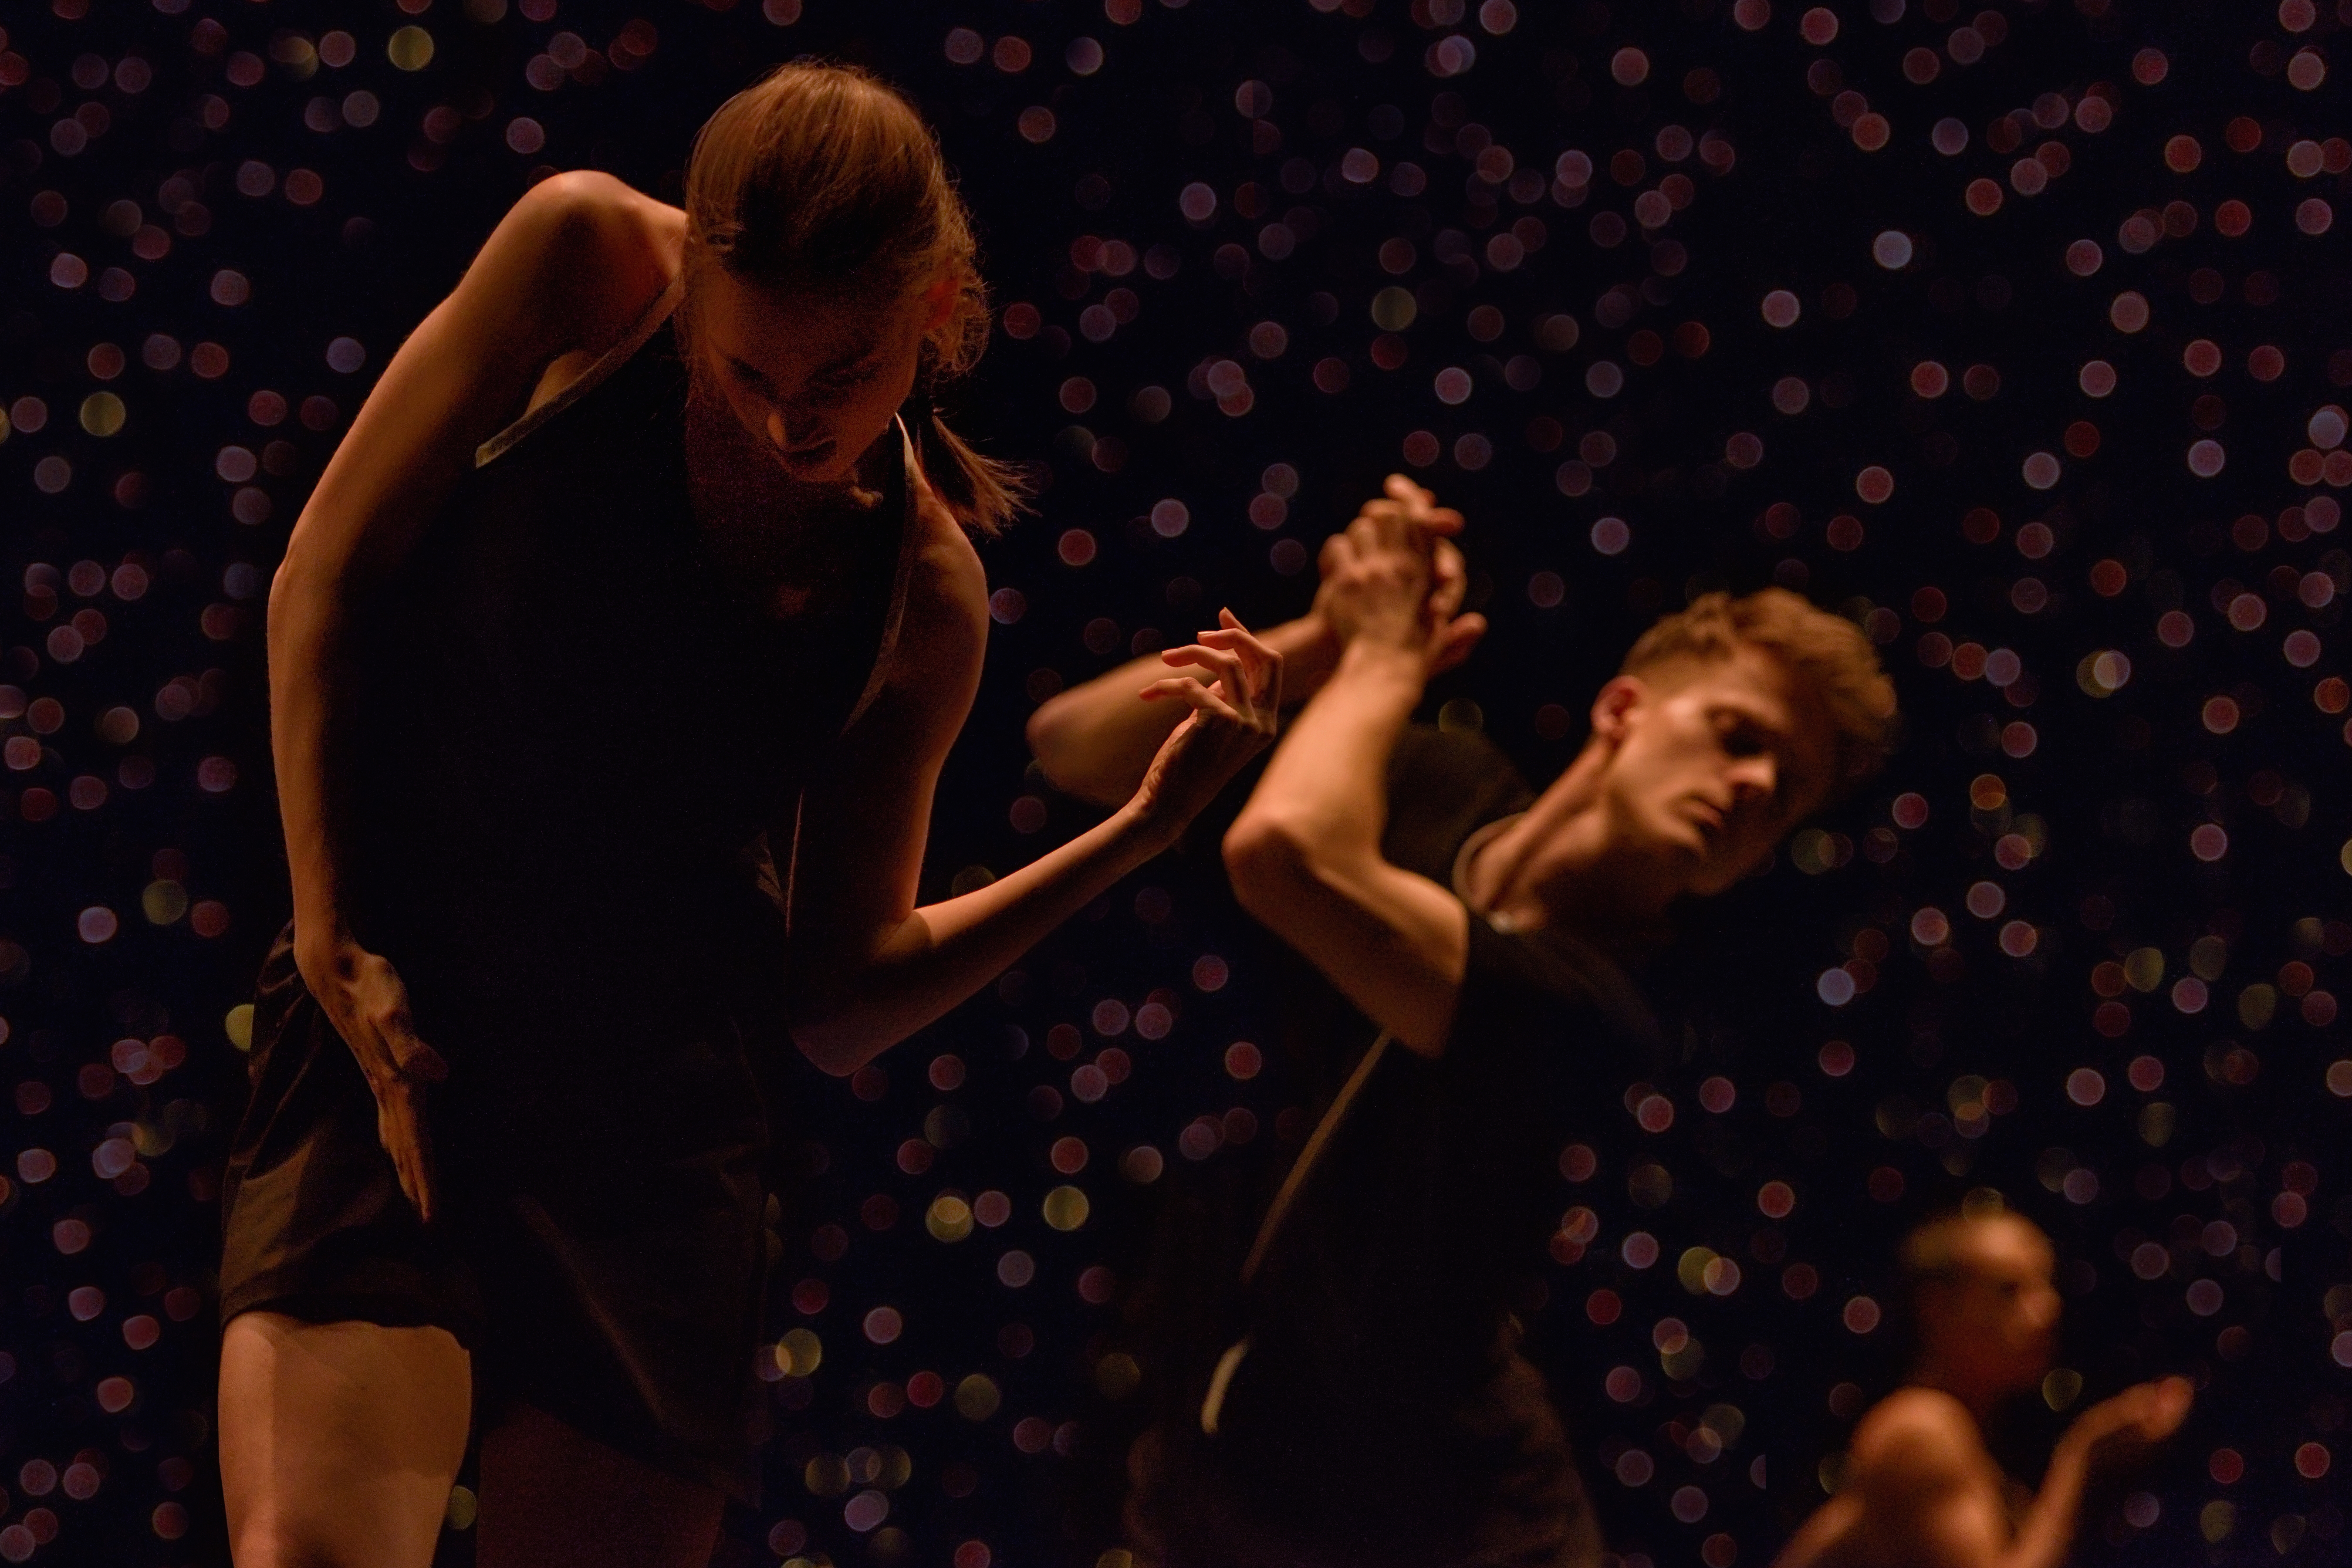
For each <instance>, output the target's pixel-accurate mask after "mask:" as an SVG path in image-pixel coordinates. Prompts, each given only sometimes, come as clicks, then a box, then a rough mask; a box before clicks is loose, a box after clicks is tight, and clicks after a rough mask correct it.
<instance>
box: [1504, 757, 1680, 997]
mask: <svg viewBox="0 0 2352 1568" xmlns="http://www.w3.org/2000/svg"><path fill="white" fill-rule="evenodd" d="M1603 760H1604V759H1602V758H1601V757H1598V756H1596V754H1595V753H1593V752H1590V751H1588V752H1585V753H1584V754H1583V755H1581V756H1579V757H1578V758H1577V760H1576V762H1575V763H1572V764H1571V765H1570V768H1569V770H1568V772H1567V773H1563V774H1561V775H1560V776H1559V779H1557V780H1555V781H1554V782H1553V784H1552V785H1551V787H1549V789H1547V790H1545V791H1544V792H1543V794H1542V795H1539V796H1538V797H1537V799H1536V801H1535V804H1534V805H1530V806H1528V809H1527V810H1526V811H1524V812H1522V813H1521V814H1520V815H1519V816H1517V818H1516V819H1514V820H1512V821H1511V822H1509V823H1508V824H1507V825H1506V826H1503V827H1501V828H1499V829H1498V830H1497V831H1496V833H1495V835H1494V836H1493V837H1490V838H1489V839H1487V840H1486V842H1485V843H1484V844H1481V845H1479V846H1477V847H1476V848H1475V850H1474V851H1473V852H1472V855H1471V858H1470V863H1469V864H1468V865H1467V866H1466V867H1465V868H1464V884H1465V891H1466V892H1467V893H1468V895H1469V898H1470V903H1471V906H1472V908H1474V909H1475V910H1477V911H1478V912H1479V913H1481V914H1483V915H1485V916H1486V917H1487V918H1488V919H1489V920H1490V921H1495V922H1496V924H1498V925H1503V926H1506V927H1507V928H1509V929H1513V930H1522V931H1532V930H1535V929H1537V928H1538V927H1544V926H1551V927H1556V928H1559V929H1560V930H1564V931H1569V932H1570V933H1572V934H1573V935H1575V936H1577V937H1579V938H1580V939H1581V940H1583V941H1585V942H1589V943H1591V945H1592V946H1594V947H1597V948H1599V949H1601V951H1602V952H1609V953H1611V954H1612V955H1615V956H1620V957H1626V956H1633V955H1634V954H1637V953H1639V952H1643V951H1645V950H1646V949H1648V948H1649V947H1651V946H1653V945H1654V944H1655V941H1656V937H1657V934H1658V932H1659V931H1660V930H1661V928H1663V926H1664V922H1665V912H1666V904H1667V901H1668V900H1665V899H1664V898H1651V897H1647V896H1645V890H1646V889H1650V888H1652V887H1654V886H1656V885H1658V879H1656V878H1654V877H1652V876H1645V875H1643V869H1644V868H1640V867H1635V866H1630V865H1627V864H1625V863H1624V861H1625V857H1624V856H1623V855H1622V854H1620V853H1617V852H1616V851H1617V849H1618V845H1617V843H1616V839H1617V835H1616V834H1614V833H1613V832H1612V829H1611V825H1610V823H1609V820H1608V815H1607V811H1606V809H1605V807H1604V806H1603V805H1602V804H1601V798H1600V795H1599V792H1598V790H1597V789H1596V788H1595V787H1594V784H1595V782H1596V779H1597V775H1598V773H1599V771H1600V767H1601V763H1602V762H1603Z"/></svg>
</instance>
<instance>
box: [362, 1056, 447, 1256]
mask: <svg viewBox="0 0 2352 1568" xmlns="http://www.w3.org/2000/svg"><path fill="white" fill-rule="evenodd" d="M422 1093H423V1091H422V1090H420V1089H416V1088H415V1087H414V1086H412V1085H408V1084H399V1083H395V1084H393V1085H391V1086H389V1088H388V1089H386V1090H385V1091H384V1092H383V1093H382V1094H380V1095H378V1096H377V1097H376V1107H375V1112H376V1114H375V1129H376V1139H377V1141H378V1142H381V1143H382V1144H383V1149H384V1152H385V1153H387V1154H389V1155H391V1156H392V1167H393V1170H394V1173H396V1174H397V1175H398V1176H399V1178H400V1190H401V1193H402V1194H404V1196H405V1197H406V1198H407V1199H408V1201H409V1203H410V1205H413V1206H414V1207H415V1210H416V1215H417V1217H418V1218H419V1219H422V1220H425V1221H426V1222H428V1223H429V1222H430V1221H431V1220H432V1218H433V1210H434V1200H435V1198H436V1192H435V1181H434V1171H433V1144H432V1140H431V1139H430V1138H428V1137H427V1136H426V1134H425V1112H424V1106H423V1103H422Z"/></svg>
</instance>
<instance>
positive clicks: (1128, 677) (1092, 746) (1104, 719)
mask: <svg viewBox="0 0 2352 1568" xmlns="http://www.w3.org/2000/svg"><path fill="white" fill-rule="evenodd" d="M1262 640H1263V641H1264V642H1265V645H1266V646H1267V647H1271V648H1273V649H1274V650H1275V652H1276V653H1278V654H1280V655H1281V656H1282V681H1283V700H1284V702H1285V704H1286V705H1289V704H1295V703H1297V702H1301V701H1304V700H1306V699H1307V698H1309V697H1312V696H1313V695H1314V694H1315V692H1316V690H1317V689H1318V688H1320V687H1321V686H1322V684H1323V682H1324V680H1325V679H1328V677H1329V675H1330V673H1331V670H1332V668H1333V667H1334V666H1336V665H1337V664H1338V663H1339V644H1338V642H1336V641H1335V640H1334V639H1333V638H1332V637H1331V635H1330V632H1329V630H1328V628H1327V627H1326V626H1324V624H1323V618H1322V617H1321V616H1318V615H1316V614H1315V613H1314V612H1312V611H1309V612H1308V613H1307V614H1306V615H1304V616H1299V617H1298V618H1297V620H1295V621H1285V622H1284V623H1282V625H1280V626H1275V627H1273V628H1271V629H1270V630H1268V631H1266V632H1265V634H1263V637H1262ZM1170 673H1171V671H1170V669H1169V667H1168V666H1167V665H1166V664H1164V663H1162V662H1161V661H1160V656H1159V655H1158V654H1156V653H1148V654H1145V655H1144V656H1143V657H1142V658H1132V659H1129V660H1128V661H1127V662H1126V663H1125V664H1122V665H1120V666H1119V667H1118V668H1116V669H1114V670H1112V671H1110V672H1109V673H1108V674H1107V675H1098V676H1097V677H1095V678H1094V679H1092V680H1089V681H1087V682H1086V683H1085V684H1084V685H1082V686H1073V687H1071V688H1070V689H1068V690H1067V691H1065V692H1063V693H1061V694H1060V695H1059V696H1057V697H1055V698H1054V699H1053V700H1051V701H1049V702H1047V703H1046V704H1045V706H1044V707H1042V708H1040V709H1038V710H1037V711H1036V712H1034V713H1033V714H1031V715H1030V716H1029V750H1030V752H1032V753H1033V754H1034V756H1035V757H1036V759H1037V765H1038V766H1040V767H1042V768H1044V769H1045V776H1046V777H1047V778H1048V779H1050V780H1052V781H1053V784H1054V787H1055V788H1056V789H1058V790H1061V791H1063V792H1064V793H1065V794H1068V795H1076V796H1077V797H1078V798H1079V799H1080V800H1083V801H1086V802H1087V803H1089V804H1091V805H1103V806H1116V805H1122V804H1124V803H1125V802H1126V800H1127V799H1128V797H1129V796H1130V795H1133V794H1134V793H1135V790H1136V786H1137V785H1138V784H1141V783H1142V782H1143V773H1144V770H1145V769H1147V768H1149V767H1150V765H1151V759H1152V758H1153V757H1155V756H1157V755H1158V754H1159V752H1160V747H1161V746H1162V745H1164V744H1165V743H1166V742H1167V740H1168V737H1169V736H1170V735H1171V734H1172V733H1174V732H1175V729H1176V726H1177V725H1178V724H1180V723H1181V722H1182V721H1183V720H1184V716H1185V715H1186V714H1187V713H1189V712H1191V711H1192V709H1191V708H1189V707H1187V706H1186V705H1184V704H1182V703H1178V702H1147V701H1145V700H1143V697H1142V695H1141V694H1142V692H1143V689H1144V688H1146V687H1148V686H1150V685H1151V684H1152V683H1153V682H1154V681H1158V680H1161V679H1166V678H1167V677H1168V675H1169V674H1170ZM1175 673H1178V674H1188V675H1190V676H1191V677H1192V679H1195V680H1201V681H1203V682H1206V681H1207V680H1209V679H1213V677H1211V676H1210V675H1209V674H1208V672H1207V671H1205V670H1179V671H1176V672H1175Z"/></svg>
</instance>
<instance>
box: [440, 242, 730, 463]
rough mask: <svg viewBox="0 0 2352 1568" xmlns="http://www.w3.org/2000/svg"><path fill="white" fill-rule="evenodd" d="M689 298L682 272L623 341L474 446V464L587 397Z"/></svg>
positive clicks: (495, 458) (516, 442) (494, 459)
mask: <svg viewBox="0 0 2352 1568" xmlns="http://www.w3.org/2000/svg"><path fill="white" fill-rule="evenodd" d="M685 297H686V275H685V274H684V273H680V274H679V275H678V276H677V277H676V278H673V279H670V280H669V284H668V286H667V288H665V289H662V291H661V292H660V293H659V294H657V295H656V296H655V297H654V301H653V303H652V304H650V305H647V306H646V308H645V310H644V311H643V312H642V313H641V314H639V316H638V317H637V319H636V320H635V321H634V322H632V323H631V324H630V327H629V330H628V331H626V332H625V333H624V334H622V337H621V341H620V342H616V343H614V345H613V346H612V347H611V348H609V349H606V350H605V351H604V353H602V354H600V355H598V356H597V358H596V362H595V363H593V364H592V365H590V366H589V367H588V368H587V369H586V370H583V371H582V372H581V373H580V374H578V375H575V376H573V377H572V379H571V380H570V381H569V382H566V383H565V384H564V385H563V389H562V391H560V392H558V393H557V394H556V395H554V396H552V397H551V398H549V399H548V400H547V401H546V402H544V403H542V404H541V405H539V406H538V407H536V408H534V409H532V410H531V411H530V412H529V413H528V414H525V415H524V416H522V417H521V418H520V419H518V420H516V421H515V422H514V423H513V424H511V425H509V426H507V427H506V428H505V429H503V430H501V431H499V433H498V434H497V435H495V436H493V437H490V438H489V439H488V440H487V441H485V442H483V443H482V444H481V445H480V446H478V447H475V448H474V467H476V468H488V467H489V466H490V465H491V464H492V463H495V462H497V461H498V460H499V458H503V457H505V456H506V455H507V454H508V453H509V452H511V451H513V450H514V449H515V447H518V446H519V445H520V444H521V442H522V439H523V437H526V436H529V435H530V433H531V432H532V431H534V430H536V429H538V428H539V427H540V426H542V425H544V424H546V423H547V422H548V421H549V420H551V419H552V418H554V417H555V416H557V415H559V414H561V413H562V412H563V411H564V410H565V409H567V408H569V407H571V406H572V405H573V404H575V403H577V402H579V401H580V400H581V399H582V398H583V397H585V396H587V395H589V394H590V393H592V392H593V391H595V390H596V388H598V387H599V386H601V385H603V384H604V383H605V382H606V381H607V380H609V379H610V378H611V376H612V374H613V373H614V371H616V370H618V369H620V368H621V367H622V366H623V365H625V364H626V363H629V361H630V359H631V358H632V357H634V356H635V353H636V352H637V351H638V350H639V349H641V348H643V347H645V346H646V340H648V339H650V338H651V337H652V336H653V335H654V333H656V331H660V330H661V325H662V323H663V322H664V321H668V320H669V319H670V316H671V314H672V313H673V312H675V311H676V310H677V305H678V301H679V300H683V299H684V298H685Z"/></svg>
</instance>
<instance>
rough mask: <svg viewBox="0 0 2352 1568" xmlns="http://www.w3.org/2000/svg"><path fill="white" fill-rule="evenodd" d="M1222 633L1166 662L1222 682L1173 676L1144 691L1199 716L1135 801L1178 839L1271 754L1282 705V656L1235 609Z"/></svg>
mask: <svg viewBox="0 0 2352 1568" xmlns="http://www.w3.org/2000/svg"><path fill="white" fill-rule="evenodd" d="M1217 621H1218V626H1217V628H1216V629H1215V630H1213V631H1205V632H1202V634H1201V640H1200V641H1199V642H1196V643H1193V644H1192V645H1191V646H1189V647H1176V648H1170V649H1169V650H1167V651H1166V652H1165V653H1162V654H1161V655H1160V661H1161V662H1162V663H1164V664H1169V665H1179V666H1181V665H1192V666H1195V667H1197V668H1202V669H1204V670H1207V671H1208V672H1210V673H1211V674H1213V675H1214V676H1215V677H1216V679H1215V680H1214V681H1213V682H1211V683H1209V684H1206V685H1203V684H1202V682H1201V681H1199V680H1196V679H1193V678H1192V677H1191V676H1189V675H1171V676H1166V677H1164V678H1162V679H1159V680H1155V681H1153V682H1152V683H1151V684H1150V686H1147V687H1145V688H1144V689H1143V697H1144V700H1146V701H1171V700H1172V701H1181V702H1187V703H1190V704H1191V705H1192V712H1191V713H1189V714H1187V715H1185V718H1184V721H1183V722H1182V723H1181V724H1179V725H1178V726H1176V731H1175V733H1173V734H1171V735H1170V736H1169V737H1168V740H1167V742H1166V743H1165V744H1163V745H1162V746H1161V747H1160V752H1159V754H1158V755H1157V756H1154V757H1153V758H1152V759H1151V766H1150V768H1148V769H1147V770H1145V772H1144V775H1143V783H1142V784H1141V785H1140V786H1139V787H1138V788H1137V790H1136V792H1135V798H1134V800H1133V801H1132V802H1131V803H1130V805H1132V806H1133V807H1134V809H1135V810H1136V811H1137V812H1138V813H1139V815H1140V816H1141V817H1142V818H1143V820H1144V821H1146V822H1148V823H1150V824H1151V825H1152V826H1155V827H1157V828H1159V829H1160V830H1161V831H1162V832H1163V833H1164V834H1165V835H1166V836H1167V837H1170V838H1171V839H1172V838H1173V837H1175V836H1176V835H1177V834H1179V833H1181V832H1182V831H1183V830H1184V827H1185V825H1186V824H1188V823H1190V822H1191V821H1192V818H1193V817H1194V816H1198V815H1199V814H1200V812H1201V809H1202V807H1203V806H1205V805H1208V804H1209V803H1210V802H1211V801H1212V800H1214V799H1215V798H1216V796H1217V792H1218V791H1220V790H1222V789H1223V788H1224V787H1225V784H1226V783H1227V781H1229V780H1230V779H1232V777H1233V776H1234V774H1235V773H1239V772H1240V771H1241V769H1242V766H1243V764H1244V763H1247V762H1248V761H1249V760H1250V759H1251V758H1252V757H1254V756H1255V755H1257V754H1258V753H1259V752H1262V751H1264V750H1265V748H1266V747H1267V745H1269V744H1270V743H1272V742H1273V740H1274V734H1275V721H1276V715H1277V714H1278V713H1279V712H1280V711H1281V708H1282V656H1281V655H1280V654H1278V653H1276V652H1275V651H1274V649H1272V648H1270V647H1266V646H1265V644H1264V643H1263V642H1260V641H1259V640H1258V639H1257V638H1256V637H1253V636H1252V635H1251V634H1250V630H1249V628H1248V627H1247V626H1243V625H1242V623H1241V621H1240V620H1239V618H1237V617H1236V616H1234V613H1233V612H1232V611H1231V610H1220V611H1218V612H1217Z"/></svg>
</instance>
